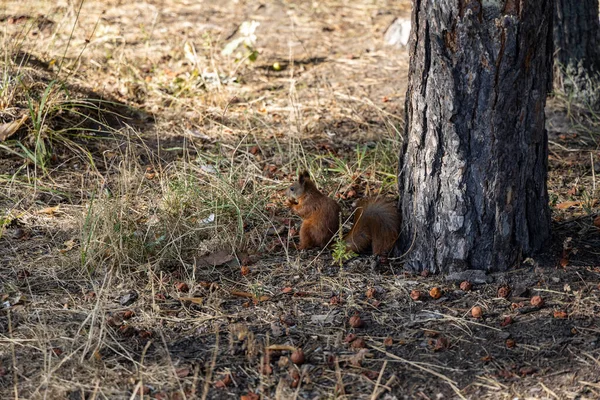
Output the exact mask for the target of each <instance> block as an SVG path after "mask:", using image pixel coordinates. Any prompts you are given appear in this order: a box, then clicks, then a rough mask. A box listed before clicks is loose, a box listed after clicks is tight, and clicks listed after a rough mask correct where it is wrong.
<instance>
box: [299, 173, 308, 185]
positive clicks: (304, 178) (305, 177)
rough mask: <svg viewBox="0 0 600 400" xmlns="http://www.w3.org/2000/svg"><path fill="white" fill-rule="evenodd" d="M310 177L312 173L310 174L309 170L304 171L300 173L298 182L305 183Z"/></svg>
mask: <svg viewBox="0 0 600 400" xmlns="http://www.w3.org/2000/svg"><path fill="white" fill-rule="evenodd" d="M309 179H310V175H309V174H308V171H302V172H301V173H300V175H298V182H300V183H304V181H307V180H309Z"/></svg>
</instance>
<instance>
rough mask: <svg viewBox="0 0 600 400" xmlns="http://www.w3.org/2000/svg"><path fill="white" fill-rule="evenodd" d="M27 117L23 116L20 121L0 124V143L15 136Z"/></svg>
mask: <svg viewBox="0 0 600 400" xmlns="http://www.w3.org/2000/svg"><path fill="white" fill-rule="evenodd" d="M28 117H29V116H28V115H27V114H25V115H23V116H22V117H21V119H18V120H15V121H11V122H7V123H5V124H0V142H4V141H5V140H6V139H8V138H9V137H11V136H12V135H14V134H15V132H17V131H18V130H19V128H20V127H21V125H23V123H24V122H25V121H27V118H28Z"/></svg>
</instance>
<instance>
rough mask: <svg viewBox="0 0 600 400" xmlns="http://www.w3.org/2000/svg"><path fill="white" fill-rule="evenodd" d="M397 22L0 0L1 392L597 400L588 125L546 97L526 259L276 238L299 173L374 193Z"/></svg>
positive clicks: (221, 7) (397, 112)
mask: <svg viewBox="0 0 600 400" xmlns="http://www.w3.org/2000/svg"><path fill="white" fill-rule="evenodd" d="M217 3H218V4H217ZM409 12H410V3H409V2H407V1H403V2H391V1H390V2H388V1H365V0H361V1H357V2H344V1H337V0H331V1H323V2H319V1H314V2H287V1H278V2H272V3H271V2H259V1H254V0H251V1H242V0H236V1H233V0H232V1H224V2H209V1H186V0H181V1H175V0H167V1H146V2H139V1H137V2H136V1H130V0H106V1H88V0H86V1H84V2H83V3H80V2H74V1H59V2H50V1H43V0H39V1H32V0H24V1H12V0H11V1H5V2H3V3H2V4H0V26H1V27H2V39H3V43H4V45H3V49H4V54H3V57H2V60H1V65H2V71H3V76H2V90H1V93H0V119H1V121H0V122H2V123H9V122H11V121H17V120H18V119H19V118H21V116H22V115H28V118H27V119H26V120H25V121H24V123H23V124H22V125H21V126H19V128H18V129H16V130H15V131H14V132H12V133H11V135H10V137H8V138H7V140H6V141H0V145H1V146H0V189H2V190H1V191H0V398H1V399H8V398H15V399H16V398H19V399H42V398H43V399H70V400H76V399H77V400H79V399H134V398H139V399H142V398H151V399H193V398H209V399H222V398H243V399H259V398H262V399H296V398H303V399H324V398H340V399H389V400H391V399H454V398H466V399H598V398H600V317H599V316H598V313H599V312H600V253H599V252H600V246H599V245H600V219H599V218H598V215H599V213H598V204H597V194H598V191H597V188H596V182H597V181H598V180H597V178H596V174H599V173H600V159H599V157H600V151H599V148H598V138H599V137H600V136H599V134H600V117H599V116H598V115H597V114H594V113H592V112H589V110H584V111H582V110H580V109H578V108H577V107H575V106H574V105H572V104H571V103H570V102H569V101H568V98H566V97H565V96H563V95H561V94H560V93H557V94H555V95H554V96H553V97H552V98H551V99H549V101H548V104H547V113H546V114H547V117H548V118H547V128H548V131H549V138H550V157H549V191H550V197H551V207H552V208H553V239H552V242H551V243H549V245H548V249H547V251H545V252H544V254H541V255H539V256H536V257H534V258H529V259H527V260H525V261H524V263H523V264H522V265H520V266H517V267H515V268H514V269H513V270H510V271H508V272H507V273H502V274H492V275H487V276H486V275H481V274H478V273H477V272H471V273H465V274H463V275H460V276H449V277H441V276H430V275H427V274H422V275H411V274H408V273H405V272H404V271H403V269H402V260H401V259H390V260H389V262H387V263H386V262H384V263H382V264H377V263H375V262H374V260H373V259H372V258H371V257H368V256H361V257H356V258H353V259H351V260H350V261H347V262H345V263H344V266H343V267H342V268H340V267H339V266H338V265H336V264H335V263H334V262H333V259H332V254H331V251H329V250H324V251H308V252H298V251H297V250H296V249H295V248H294V246H293V240H295V239H296V237H295V235H296V232H297V229H298V225H299V220H298V219H297V218H295V217H293V216H292V215H291V214H290V212H289V211H288V210H287V209H285V207H284V206H283V194H282V192H283V189H285V187H286V186H287V185H288V184H289V182H290V181H291V180H292V179H293V177H294V176H295V174H296V172H297V171H298V170H300V169H302V168H309V169H310V170H311V172H312V173H313V176H315V177H316V179H317V180H318V183H319V186H320V187H322V188H323V189H324V191H326V192H327V193H328V194H329V195H331V196H333V197H335V198H336V199H337V200H338V201H339V202H340V203H341V205H342V207H343V209H344V211H345V215H346V216H347V215H349V214H350V210H351V207H352V203H353V201H354V200H355V199H356V198H357V197H361V196H364V195H371V194H374V193H377V194H385V195H388V196H390V197H392V196H395V195H396V196H397V194H395V193H394V190H395V188H396V186H395V184H396V183H395V173H396V163H397V154H398V151H399V148H400V144H401V140H402V136H401V132H402V126H403V108H404V107H403V105H404V92H405V88H406V81H407V72H408V56H407V52H406V49H404V48H396V47H391V46H387V45H385V44H384V41H383V36H384V33H385V31H386V29H387V28H388V26H389V25H390V24H391V23H392V21H393V20H394V19H395V18H396V17H408V15H409ZM250 21H256V22H259V23H260V25H258V26H257V27H256V28H255V31H254V35H255V36H256V38H255V39H249V42H248V43H247V46H246V45H243V44H242V45H240V46H239V47H238V48H236V49H235V50H234V51H233V53H232V54H231V55H228V54H223V52H222V51H223V49H225V48H226V46H227V44H228V43H231V42H232V41H234V40H236V39H237V38H239V37H241V32H240V28H241V27H245V26H246V25H245V24H244V22H250ZM249 36H250V35H249ZM4 128H5V127H4ZM0 133H1V132H0ZM25 149H29V152H27V151H26V150H25ZM463 281H469V282H470V283H471V284H472V287H471V288H468V287H465V284H463V283H462V282H463ZM434 288H438V289H439V290H437V291H438V292H439V296H438V295H437V294H436V293H435V292H436V290H435V289H434ZM432 289H434V290H432ZM430 291H431V293H430ZM431 295H434V296H433V297H432V296H431ZM536 296H540V297H541V299H540V298H539V297H536ZM434 297H436V298H434ZM532 301H533V302H534V303H535V302H536V301H537V303H535V305H532ZM540 301H543V303H542V304H540ZM478 313H479V314H478ZM357 316H358V318H356V317H357ZM298 349H301V351H302V354H300V352H299V351H298ZM301 358H303V359H304V360H300V359H301ZM299 361H303V362H299ZM296 362H297V363H296Z"/></svg>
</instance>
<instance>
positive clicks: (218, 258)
mask: <svg viewBox="0 0 600 400" xmlns="http://www.w3.org/2000/svg"><path fill="white" fill-rule="evenodd" d="M231 260H233V254H231V253H230V252H229V251H225V250H219V251H215V252H214V253H211V254H209V255H207V256H206V257H203V258H201V259H200V261H202V262H204V263H206V264H208V265H210V266H213V267H218V266H219V265H223V264H225V263H228V262H229V261H231Z"/></svg>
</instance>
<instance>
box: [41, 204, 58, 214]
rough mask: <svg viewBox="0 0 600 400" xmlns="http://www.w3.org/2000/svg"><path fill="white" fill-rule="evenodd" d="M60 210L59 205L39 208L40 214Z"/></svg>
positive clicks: (53, 212)
mask: <svg viewBox="0 0 600 400" xmlns="http://www.w3.org/2000/svg"><path fill="white" fill-rule="evenodd" d="M57 211H58V206H54V207H46V208H42V209H41V210H39V211H38V212H37V213H38V214H46V215H54V214H55V213H56V212H57Z"/></svg>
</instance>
